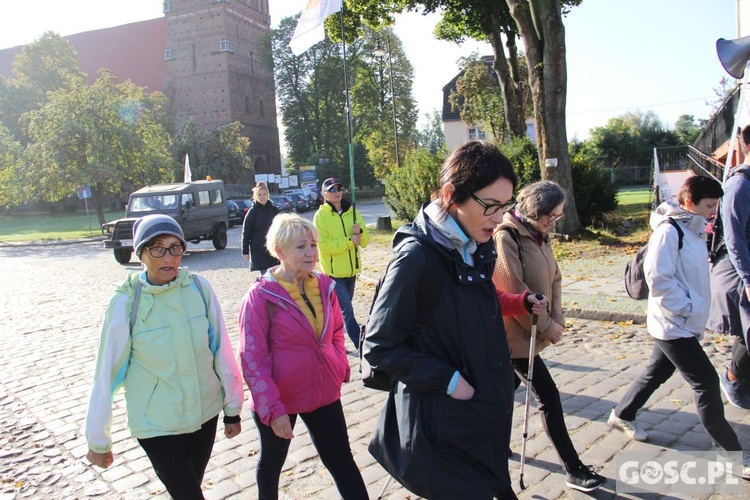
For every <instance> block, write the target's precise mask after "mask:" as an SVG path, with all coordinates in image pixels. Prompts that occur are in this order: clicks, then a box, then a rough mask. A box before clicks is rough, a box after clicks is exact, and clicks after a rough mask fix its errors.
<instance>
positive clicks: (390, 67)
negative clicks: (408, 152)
mask: <svg viewBox="0 0 750 500" xmlns="http://www.w3.org/2000/svg"><path fill="white" fill-rule="evenodd" d="M385 46H386V50H387V51H388V70H389V73H390V80H391V110H392V112H393V138H394V139H395V142H396V166H397V167H399V168H401V156H400V155H399V152H398V122H397V121H396V93H395V92H394V90H393V58H392V57H391V37H390V36H389V35H386V37H385ZM386 50H384V49H383V46H382V45H381V44H380V40H378V43H377V45H376V46H375V50H374V51H373V52H374V53H375V55H376V56H377V57H383V56H384V55H385V52H386Z"/></svg>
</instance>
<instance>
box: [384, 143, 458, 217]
mask: <svg viewBox="0 0 750 500" xmlns="http://www.w3.org/2000/svg"><path fill="white" fill-rule="evenodd" d="M446 156H447V153H446V152H445V150H443V151H439V152H438V154H436V155H433V154H430V152H429V151H427V150H426V149H418V150H416V151H413V152H411V153H410V154H409V155H407V157H406V158H405V159H404V164H403V166H402V167H401V168H400V169H398V168H397V169H394V170H393V171H392V172H391V173H390V174H389V175H388V177H387V178H386V182H385V202H386V204H388V206H389V207H390V208H391V210H393V213H394V214H395V215H396V217H397V218H399V219H402V220H412V219H414V217H416V215H417V213H418V212H419V208H420V207H421V206H422V204H423V203H425V202H427V201H430V196H431V195H432V194H433V193H434V192H436V191H437V190H438V188H439V187H440V169H441V167H442V164H443V161H445V158H446Z"/></svg>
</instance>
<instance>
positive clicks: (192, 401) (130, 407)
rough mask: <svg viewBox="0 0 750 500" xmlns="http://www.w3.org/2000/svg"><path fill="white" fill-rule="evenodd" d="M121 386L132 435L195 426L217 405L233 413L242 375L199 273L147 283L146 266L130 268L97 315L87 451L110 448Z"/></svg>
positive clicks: (210, 293)
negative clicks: (132, 320) (100, 317)
mask: <svg viewBox="0 0 750 500" xmlns="http://www.w3.org/2000/svg"><path fill="white" fill-rule="evenodd" d="M196 279H199V280H201V285H202V288H203V290H204V292H203V293H204V294H206V297H201V295H200V293H199V291H198V288H196V286H195V284H194V283H193V280H196ZM139 280H140V281H141V283H142V291H141V296H140V303H139V306H138V312H137V316H136V318H135V324H134V326H133V332H132V335H131V332H130V311H131V306H132V304H133V297H134V295H135V290H136V285H137V283H138V281H139ZM121 386H123V387H124V388H125V403H126V407H127V420H128V422H127V423H128V427H129V428H130V432H131V434H132V436H133V437H135V438H151V437H156V436H167V435H174V434H186V433H191V432H195V431H197V430H198V429H200V428H201V425H202V424H203V423H205V422H207V421H208V420H210V419H212V418H213V417H215V416H217V415H218V414H219V412H220V411H221V410H223V411H224V415H225V416H228V417H232V416H237V415H239V413H240V409H241V408H242V402H243V398H244V393H243V388H242V377H241V375H240V372H239V369H238V368H237V363H236V361H235V358H234V354H233V349H232V345H231V341H230V340H229V335H228V334H227V330H226V326H225V324H224V319H223V316H222V314H221V307H220V306H219V301H218V300H217V299H216V295H215V294H214V292H213V289H212V288H211V286H210V285H209V284H208V282H207V281H206V280H205V279H203V278H202V277H199V276H196V275H191V274H190V272H189V271H188V270H187V269H186V268H181V269H180V272H179V274H178V276H177V278H176V279H175V280H174V281H172V282H171V283H168V284H166V285H162V286H154V285H151V284H149V283H148V281H146V274H145V271H144V272H134V273H131V274H130V275H129V276H128V278H127V279H126V280H125V283H123V284H122V285H121V286H120V287H119V288H118V289H117V291H116V293H115V295H114V297H113V298H112V300H110V302H109V306H108V307H107V312H106V314H105V316H104V324H103V325H102V332H101V339H100V340H99V352H98V354H97V360H96V371H95V374H94V383H93V387H92V389H91V398H90V400H89V408H88V414H87V416H86V440H87V441H88V445H89V449H91V450H92V451H94V452H97V453H106V452H107V451H109V450H110V449H111V446H112V439H111V437H110V427H111V424H112V403H113V400H114V396H115V394H116V393H117V391H118V390H119V388H120V387H121Z"/></svg>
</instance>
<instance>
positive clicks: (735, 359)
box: [729, 336, 750, 384]
mask: <svg viewBox="0 0 750 500" xmlns="http://www.w3.org/2000/svg"><path fill="white" fill-rule="evenodd" d="M729 369H730V370H731V371H732V373H733V374H734V376H735V377H737V378H738V379H740V380H741V381H742V382H744V383H746V384H749V383H750V354H748V352H747V344H746V342H745V338H744V337H740V336H736V337H734V343H733V344H732V361H731V363H730V364H729Z"/></svg>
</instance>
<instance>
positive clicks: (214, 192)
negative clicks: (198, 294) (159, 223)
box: [102, 181, 229, 264]
mask: <svg viewBox="0 0 750 500" xmlns="http://www.w3.org/2000/svg"><path fill="white" fill-rule="evenodd" d="M228 212H229V211H228V210H227V203H226V198H225V195H224V181H196V182H186V183H175V184H157V185H154V186H146V187H144V188H141V189H139V190H138V191H136V192H134V193H133V194H131V195H130V199H129V200H128V206H127V208H126V210H125V217H124V218H122V219H118V220H114V221H112V222H107V223H106V224H103V225H102V234H104V235H106V236H107V237H108V238H109V239H107V240H105V241H104V247H105V248H111V249H112V250H113V251H114V254H115V260H116V261H117V262H119V263H120V264H127V263H128V262H130V258H131V257H132V255H133V225H134V224H135V221H136V220H138V219H139V218H141V217H145V216H146V215H152V214H164V215H169V216H170V217H172V218H173V219H174V220H176V221H177V223H178V224H179V225H180V227H181V228H182V232H183V233H184V234H185V240H186V241H189V242H191V243H200V242H201V241H203V240H211V241H213V244H214V248H216V249H217V250H223V249H224V248H226V246H227V226H228V225H229V214H228Z"/></svg>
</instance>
